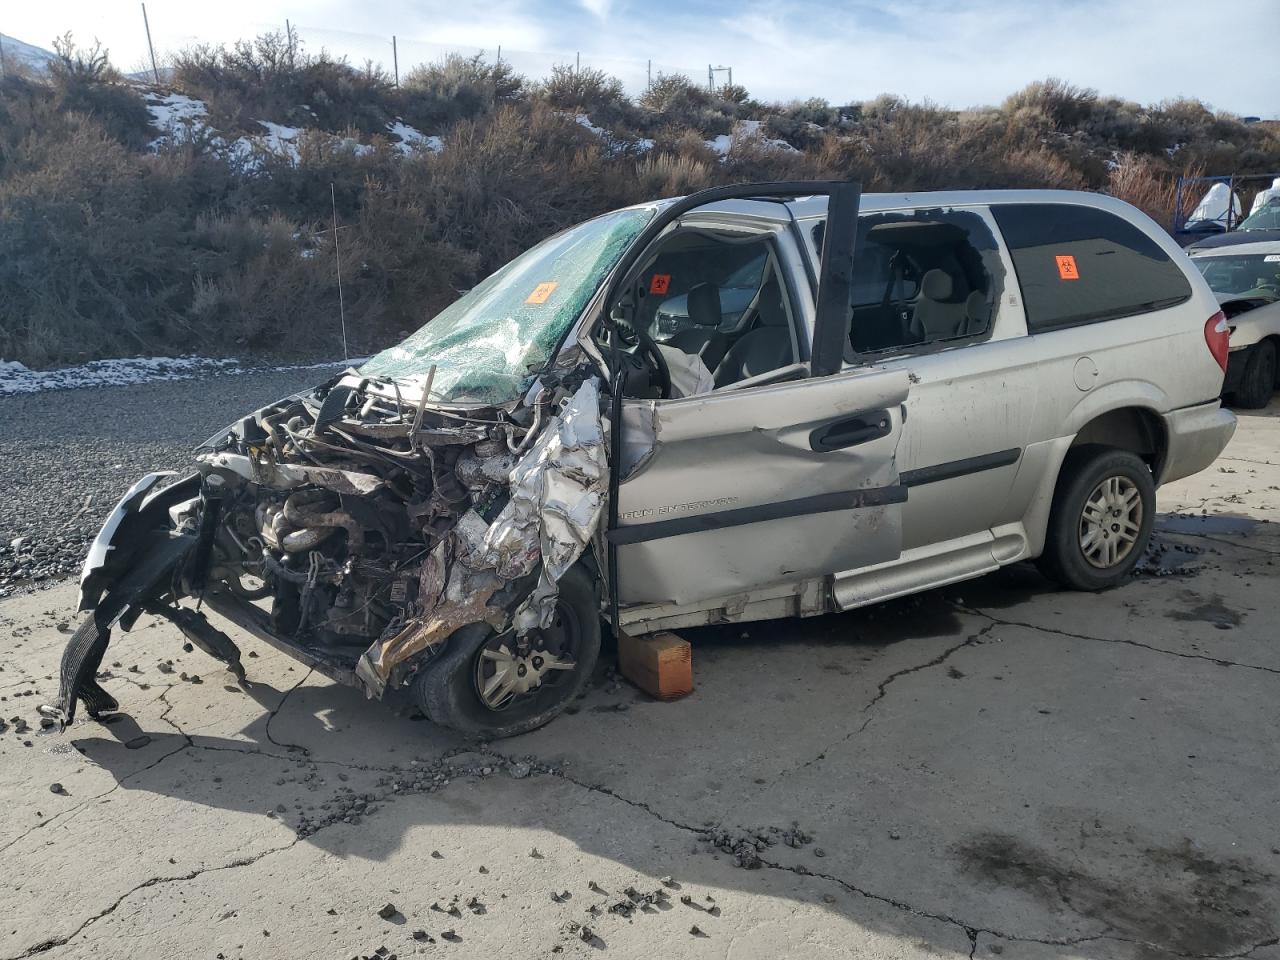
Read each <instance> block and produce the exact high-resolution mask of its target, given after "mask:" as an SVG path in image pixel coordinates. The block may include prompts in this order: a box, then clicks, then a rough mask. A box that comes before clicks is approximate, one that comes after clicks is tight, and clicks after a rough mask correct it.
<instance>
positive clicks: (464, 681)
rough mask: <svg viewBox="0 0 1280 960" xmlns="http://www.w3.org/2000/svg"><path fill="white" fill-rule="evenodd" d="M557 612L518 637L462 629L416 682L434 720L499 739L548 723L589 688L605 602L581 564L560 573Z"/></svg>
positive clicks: (419, 699)
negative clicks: (546, 623)
mask: <svg viewBox="0 0 1280 960" xmlns="http://www.w3.org/2000/svg"><path fill="white" fill-rule="evenodd" d="M558 587H559V591H560V595H559V597H558V598H557V599H556V611H555V617H554V620H553V622H552V624H551V626H550V627H548V628H547V629H545V630H535V631H533V632H532V633H530V634H529V635H528V636H527V637H525V638H524V642H523V643H517V642H516V637H515V634H514V633H513V632H512V631H506V632H505V633H501V634H498V633H495V632H494V631H493V630H492V629H490V628H489V627H488V626H487V625H485V624H471V625H470V626H467V627H463V628H462V629H461V630H459V631H458V632H457V633H455V634H454V635H453V636H452V637H450V638H449V642H448V644H447V646H446V647H445V650H444V652H443V653H441V654H440V655H439V656H438V657H436V658H435V659H434V660H432V661H431V662H430V663H428V664H427V666H426V668H425V669H424V670H423V671H422V672H421V674H420V675H419V676H418V678H417V679H416V680H415V681H414V682H413V686H412V693H413V697H414V699H415V700H416V701H417V703H418V706H419V707H421V708H422V711H423V712H424V713H425V714H426V715H427V716H428V717H430V718H431V720H432V721H434V722H435V723H438V724H440V725H441V726H444V727H449V728H451V729H453V730H457V731H458V732H459V733H462V734H465V735H467V736H470V737H478V738H485V739H500V738H502V737H513V736H516V735H517V734H521V733H527V732H529V731H530V730H534V729H536V728H538V727H540V726H542V725H543V724H544V723H547V722H548V721H550V720H551V719H553V718H554V717H555V716H557V715H558V714H559V713H560V712H561V711H562V710H564V708H565V707H567V706H568V705H569V704H570V703H571V702H572V701H573V699H574V698H575V697H577V696H578V695H579V694H580V693H581V692H582V691H583V689H584V688H585V687H586V685H587V682H588V681H589V680H590V679H591V674H592V671H594V670H595V666H596V660H597V659H598V658H599V656H600V608H599V602H598V600H597V595H596V585H595V582H594V580H593V579H592V578H591V577H590V576H589V575H588V574H587V572H586V571H585V570H583V569H582V568H581V567H574V568H572V569H571V570H569V572H568V573H566V574H565V575H564V576H563V577H561V578H560V582H559V584H558Z"/></svg>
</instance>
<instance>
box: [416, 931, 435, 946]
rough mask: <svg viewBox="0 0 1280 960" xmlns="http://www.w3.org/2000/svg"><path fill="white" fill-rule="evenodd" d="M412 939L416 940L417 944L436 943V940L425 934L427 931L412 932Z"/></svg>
mask: <svg viewBox="0 0 1280 960" xmlns="http://www.w3.org/2000/svg"><path fill="white" fill-rule="evenodd" d="M413 939H415V940H417V941H418V942H419V943H435V942H436V938H435V937H433V936H431V934H429V933H427V931H425V930H415V931H413Z"/></svg>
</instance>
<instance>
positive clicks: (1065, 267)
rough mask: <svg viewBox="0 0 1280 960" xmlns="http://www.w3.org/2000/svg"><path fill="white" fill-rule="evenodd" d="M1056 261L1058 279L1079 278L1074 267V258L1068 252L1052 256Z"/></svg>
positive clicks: (1078, 272)
mask: <svg viewBox="0 0 1280 960" xmlns="http://www.w3.org/2000/svg"><path fill="white" fill-rule="evenodd" d="M1054 259H1055V260H1057V261H1058V278H1059V279H1060V280H1079V279H1080V271H1078V270H1077V269H1076V258H1075V257H1073V256H1071V254H1069V253H1064V254H1062V255H1060V256H1057V257H1054Z"/></svg>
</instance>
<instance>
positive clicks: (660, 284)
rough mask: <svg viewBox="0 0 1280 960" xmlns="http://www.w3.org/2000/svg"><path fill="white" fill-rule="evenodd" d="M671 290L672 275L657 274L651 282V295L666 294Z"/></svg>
mask: <svg viewBox="0 0 1280 960" xmlns="http://www.w3.org/2000/svg"><path fill="white" fill-rule="evenodd" d="M670 289H671V274H669V273H655V274H654V275H653V277H652V278H651V279H650V280H649V292H650V293H666V292H667V291H668V290H670Z"/></svg>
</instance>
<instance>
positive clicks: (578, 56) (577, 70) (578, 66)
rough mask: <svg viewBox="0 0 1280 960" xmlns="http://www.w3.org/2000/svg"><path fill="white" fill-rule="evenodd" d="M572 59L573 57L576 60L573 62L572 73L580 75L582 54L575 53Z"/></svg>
mask: <svg viewBox="0 0 1280 960" xmlns="http://www.w3.org/2000/svg"><path fill="white" fill-rule="evenodd" d="M574 57H575V58H576V59H575V60H574V67H573V72H574V73H575V74H579V73H581V72H582V54H581V53H576V54H574Z"/></svg>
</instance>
